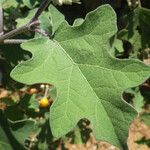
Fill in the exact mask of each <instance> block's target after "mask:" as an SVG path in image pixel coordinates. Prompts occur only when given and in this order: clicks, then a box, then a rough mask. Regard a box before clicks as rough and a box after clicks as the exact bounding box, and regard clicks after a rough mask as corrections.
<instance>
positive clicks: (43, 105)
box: [39, 97, 49, 108]
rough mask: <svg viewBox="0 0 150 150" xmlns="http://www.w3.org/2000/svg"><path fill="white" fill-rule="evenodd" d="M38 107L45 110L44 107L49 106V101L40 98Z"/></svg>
mask: <svg viewBox="0 0 150 150" xmlns="http://www.w3.org/2000/svg"><path fill="white" fill-rule="evenodd" d="M39 106H40V107H41V108H46V107H48V106H49V100H48V99H47V98H45V97H44V98H42V99H40V100H39Z"/></svg>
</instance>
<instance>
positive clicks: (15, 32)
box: [0, 0, 51, 43]
mask: <svg viewBox="0 0 150 150" xmlns="http://www.w3.org/2000/svg"><path fill="white" fill-rule="evenodd" d="M50 2H51V0H43V2H42V3H41V5H40V7H39V8H38V10H37V12H36V13H35V15H34V16H33V17H32V19H31V20H30V21H29V23H27V24H26V25H24V26H22V27H20V28H18V29H14V30H12V31H10V32H8V33H6V34H4V35H1V36H0V43H4V42H3V41H4V40H6V39H9V38H12V37H14V36H16V35H18V34H20V33H23V32H26V31H29V30H31V28H32V27H36V26H38V25H39V24H40V23H39V21H38V17H39V16H40V15H41V13H42V12H43V11H44V10H45V9H46V7H47V6H48V5H49V4H50Z"/></svg>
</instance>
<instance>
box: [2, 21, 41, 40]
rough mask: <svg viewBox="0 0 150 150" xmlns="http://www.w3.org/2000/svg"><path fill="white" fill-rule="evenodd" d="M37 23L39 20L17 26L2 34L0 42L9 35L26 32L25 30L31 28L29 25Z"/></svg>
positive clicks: (9, 36)
mask: <svg viewBox="0 0 150 150" xmlns="http://www.w3.org/2000/svg"><path fill="white" fill-rule="evenodd" d="M37 25H39V21H35V22H32V23H27V24H26V25H24V26H22V27H20V28H18V29H14V30H12V31H10V32H8V33H6V34H4V35H2V36H1V37H0V42H3V41H4V40H5V39H9V38H11V37H14V36H16V35H18V34H20V33H23V32H26V31H29V30H30V29H31V27H33V26H37Z"/></svg>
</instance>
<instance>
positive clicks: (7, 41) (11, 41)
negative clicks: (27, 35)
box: [0, 39, 27, 44]
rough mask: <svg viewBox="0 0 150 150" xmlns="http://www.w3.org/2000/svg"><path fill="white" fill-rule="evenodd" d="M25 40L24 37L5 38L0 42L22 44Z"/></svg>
mask: <svg viewBox="0 0 150 150" xmlns="http://www.w3.org/2000/svg"><path fill="white" fill-rule="evenodd" d="M26 41H27V40H25V39H6V40H4V41H3V42H1V43H0V44H22V43H24V42H26Z"/></svg>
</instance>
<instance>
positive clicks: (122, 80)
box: [11, 5, 150, 149]
mask: <svg viewBox="0 0 150 150" xmlns="http://www.w3.org/2000/svg"><path fill="white" fill-rule="evenodd" d="M116 32H117V27H116V15H115V13H114V11H113V9H112V8H111V7H110V6H109V5H105V6H102V7H99V8H98V9H96V10H95V11H93V12H91V13H89V14H88V15H87V16H86V19H85V21H84V22H83V23H82V25H80V26H76V27H72V26H69V25H68V24H66V23H62V24H61V25H60V27H59V28H58V30H57V31H56V33H55V37H54V39H55V40H57V41H51V40H49V39H48V38H39V39H34V40H31V41H29V42H27V43H24V44H22V48H23V49H25V50H28V51H30V52H31V53H32V59H30V60H28V61H26V62H24V63H21V64H19V65H18V66H17V67H16V68H15V69H14V70H13V71H12V72H11V77H12V78H13V79H15V80H17V81H19V82H22V83H25V84H34V83H49V84H52V85H54V86H55V87H56V89H57V99H56V100H55V101H54V103H53V104H52V106H51V109H50V126H51V130H52V133H53V135H54V136H56V137H60V136H63V135H65V134H66V133H68V132H69V131H70V130H71V129H73V128H74V127H75V126H76V124H77V122H78V121H79V120H80V119H81V118H87V119H88V120H90V121H91V124H92V127H93V132H94V135H95V137H96V139H97V140H104V141H107V142H109V143H111V144H113V145H115V146H117V147H119V148H120V149H127V145H126V140H127V136H128V128H129V126H130V123H131V122H132V121H133V119H134V117H135V116H136V111H135V110H134V109H133V107H131V106H130V105H129V104H127V103H126V102H125V101H123V100H122V93H123V91H124V90H125V89H127V88H129V87H134V86H137V85H139V84H141V83H142V82H144V81H145V80H146V79H147V78H148V77H149V73H150V68H149V67H148V66H146V65H145V64H143V63H142V62H140V61H138V60H119V59H116V58H113V57H112V56H111V55H110V54H109V53H108V49H109V44H108V42H109V39H110V37H111V36H113V35H114V34H115V33H116Z"/></svg>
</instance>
